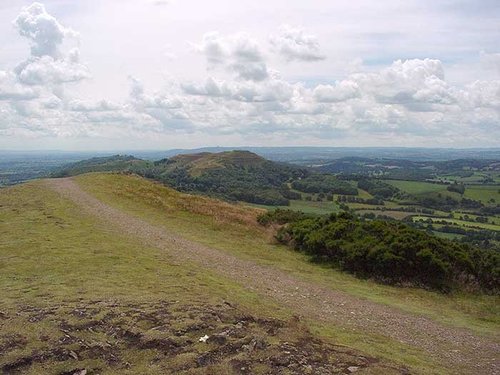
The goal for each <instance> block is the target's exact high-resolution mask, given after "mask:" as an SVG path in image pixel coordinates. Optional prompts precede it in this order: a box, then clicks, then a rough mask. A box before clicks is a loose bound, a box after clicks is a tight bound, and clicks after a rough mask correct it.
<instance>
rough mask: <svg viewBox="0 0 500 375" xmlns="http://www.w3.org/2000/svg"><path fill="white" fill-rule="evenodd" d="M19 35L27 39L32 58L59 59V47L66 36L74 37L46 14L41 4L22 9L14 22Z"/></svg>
mask: <svg viewBox="0 0 500 375" xmlns="http://www.w3.org/2000/svg"><path fill="white" fill-rule="evenodd" d="M14 25H15V26H16V27H17V29H18V31H19V34H20V35H22V36H24V37H26V38H28V39H29V40H30V41H31V43H32V45H31V54H32V55H33V56H39V57H40V56H51V57H53V58H54V59H57V58H59V57H60V51H59V46H60V45H61V44H62V42H63V40H64V38H65V37H66V36H76V35H77V34H76V32H74V31H73V30H71V29H69V28H66V27H64V26H62V25H61V24H60V23H59V22H58V21H57V20H56V19H55V18H54V17H53V16H51V15H50V14H48V13H47V11H46V10H45V7H44V6H43V4H40V3H33V4H31V5H30V6H27V7H24V8H23V9H22V10H21V13H20V14H19V15H18V16H17V18H16V19H15V20H14Z"/></svg>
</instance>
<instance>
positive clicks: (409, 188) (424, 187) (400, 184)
mask: <svg viewBox="0 0 500 375" xmlns="http://www.w3.org/2000/svg"><path fill="white" fill-rule="evenodd" d="M384 182H386V183H388V184H391V185H392V186H395V187H397V188H398V189H400V190H402V191H404V192H406V193H408V194H417V195H418V194H425V193H435V192H443V191H446V185H442V184H433V183H431V182H421V181H403V180H384Z"/></svg>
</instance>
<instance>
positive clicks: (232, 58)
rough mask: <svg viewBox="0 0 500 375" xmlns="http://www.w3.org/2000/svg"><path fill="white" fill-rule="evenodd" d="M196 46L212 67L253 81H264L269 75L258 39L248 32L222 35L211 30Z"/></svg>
mask: <svg viewBox="0 0 500 375" xmlns="http://www.w3.org/2000/svg"><path fill="white" fill-rule="evenodd" d="M194 47H195V49H196V50H197V51H198V52H200V53H202V54H203V55H204V56H205V58H206V60H207V63H208V67H209V68H210V69H213V68H217V67H222V68H224V69H225V70H226V71H231V72H234V73H236V75H237V77H239V78H241V79H245V80H252V81H262V80H264V79H266V78H267V77H268V76H269V73H268V70H267V65H266V64H265V62H264V58H263V55H262V52H261V50H260V47H259V45H258V43H257V41H256V40H254V39H253V38H251V37H250V36H248V35H247V34H244V33H239V34H235V35H230V36H222V35H220V34H219V33H217V32H210V33H206V34H205V35H203V39H202V42H201V44H197V45H194Z"/></svg>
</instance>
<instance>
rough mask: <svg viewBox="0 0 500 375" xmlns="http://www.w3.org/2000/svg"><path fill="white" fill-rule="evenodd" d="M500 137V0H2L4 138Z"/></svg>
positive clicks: (419, 141)
mask: <svg viewBox="0 0 500 375" xmlns="http://www.w3.org/2000/svg"><path fill="white" fill-rule="evenodd" d="M203 146H231V147H233V146H234V147H237V146H386V147H392V146H398V147H400V146H408V147H413V146H417V147H457V148H464V147H500V3H499V1H498V0H456V1H451V0H433V1H430V0H406V1H402V0H400V1H395V0H381V1H372V0H350V1H333V0H308V1H297V0H266V1H257V0H252V1H249V0H239V1H231V0H212V1H194V0H47V1H44V2H31V1H20V0H1V1H0V149H4V150H9V149H12V150H44V149H45V150H48V149H50V150H54V149H58V150H125V149H126V150H133V149H137V150H147V149H155V150H158V149H170V148H195V147H203Z"/></svg>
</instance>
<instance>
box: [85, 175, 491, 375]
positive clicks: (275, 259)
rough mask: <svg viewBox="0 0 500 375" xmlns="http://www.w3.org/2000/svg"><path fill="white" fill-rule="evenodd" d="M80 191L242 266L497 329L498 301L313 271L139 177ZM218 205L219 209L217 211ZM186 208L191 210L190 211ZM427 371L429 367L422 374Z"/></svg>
mask: <svg viewBox="0 0 500 375" xmlns="http://www.w3.org/2000/svg"><path fill="white" fill-rule="evenodd" d="M77 181H78V183H79V184H80V186H82V187H83V188H85V189H86V190H87V191H89V192H91V193H92V194H93V195H95V196H97V197H99V198H100V199H101V200H103V201H105V202H107V203H108V204H111V205H113V206H115V207H119V208H120V209H123V210H125V211H127V212H130V213H132V214H133V215H135V216H138V217H141V218H143V219H145V220H147V221H149V222H151V223H153V224H156V225H160V226H165V227H166V228H169V229H172V230H175V231H176V232H177V233H181V234H182V235H183V236H185V237H187V238H190V239H194V240H196V241H199V242H201V243H204V244H207V245H210V246H212V247H215V248H217V249H221V250H223V251H226V252H228V253H231V254H234V255H236V256H238V257H241V258H243V259H252V260H254V261H256V262H259V263H261V264H265V265H269V266H273V267H276V268H279V269H282V270H284V271H286V272H289V273H290V274H292V275H295V276H297V277H300V278H301V279H303V280H307V281H311V282H315V283H318V284H319V285H323V286H324V287H326V288H332V289H336V290H341V291H343V292H347V293H350V294H352V295H354V296H357V297H362V298H365V299H368V300H371V301H374V302H378V303H382V304H384V305H388V306H392V307H394V308H398V309H402V310H403V311H407V312H409V313H414V314H418V315H422V316H425V317H427V318H429V319H433V320H436V321H439V322H442V323H444V324H446V325H450V326H453V327H468V328H469V329H472V330H473V331H475V332H477V333H478V334H485V335H488V334H491V333H492V332H495V330H496V329H497V328H498V324H499V323H500V321H499V320H498V319H499V311H498V306H499V305H498V298H497V297H493V296H484V295H469V294H463V293H456V294H452V295H442V294H439V293H434V292H428V291H425V290H419V289H413V288H396V287H390V286H384V285H380V284H376V283H374V282H372V281H370V280H359V279H356V278H354V277H352V276H349V275H347V274H344V273H341V272H338V271H335V270H332V269H331V268H330V267H328V266H321V265H314V264H311V263H309V262H308V261H307V257H306V256H305V255H303V254H300V253H296V252H293V251H290V250H287V249H286V247H283V246H280V245H277V244H274V243H272V242H271V241H270V235H269V233H268V232H266V230H265V229H263V228H262V227H261V226H258V225H257V224H255V225H247V224H241V223H239V222H238V221H236V220H232V219H229V220H226V219H224V218H222V217H221V216H220V215H221V212H223V211H224V210H223V209H222V206H220V205H221V204H224V203H220V202H218V201H213V200H209V199H208V200H205V199H206V198H199V197H196V198H195V197H193V196H186V195H182V194H179V193H177V192H175V191H173V190H171V189H168V188H166V187H164V186H162V185H160V184H155V183H152V182H148V181H145V180H144V179H141V178H139V177H134V176H122V175H109V174H98V175H83V176H79V177H78V178H77ZM197 199H203V200H204V202H205V203H206V204H207V205H208V206H207V207H212V208H211V209H207V210H205V211H204V212H203V213H199V212H193V211H190V210H189V209H180V208H179V207H177V208H176V207H173V206H172V201H181V202H182V201H193V202H196V200H197ZM224 205H225V204H224ZM193 206H198V205H197V204H193ZM235 209H236V210H238V211H239V212H240V213H242V214H244V215H245V216H246V215H248V214H250V216H249V218H250V219H251V218H252V217H255V215H257V214H258V212H259V211H255V210H253V209H250V208H245V207H243V208H235ZM235 244H237V246H235ZM311 324H313V326H316V327H317V328H318V330H319V331H321V332H322V333H323V334H327V335H331V336H330V337H334V338H335V339H336V340H340V342H342V343H343V344H347V345H350V346H354V347H357V348H359V349H362V350H364V351H367V352H369V353H372V354H373V355H377V356H378V355H382V356H388V357H390V358H393V359H395V360H400V361H402V362H404V363H407V364H411V365H412V366H414V367H415V368H424V369H427V373H432V371H430V370H429V369H430V368H433V366H436V364H433V363H432V361H430V362H429V359H428V358H427V357H426V356H425V355H423V354H418V353H416V352H415V351H413V350H412V349H411V348H409V347H405V349H402V348H404V345H403V346H402V344H401V343H399V342H393V341H391V340H388V339H387V338H383V339H381V338H380V337H378V336H376V335H370V334H368V333H366V332H365V333H363V334H362V338H361V336H359V334H360V333H357V332H353V331H352V330H343V329H341V330H335V329H334V330H331V329H327V328H326V327H324V326H322V325H321V324H319V325H318V324H317V322H316V323H315V322H312V323H311ZM429 366H430V367H429Z"/></svg>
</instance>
